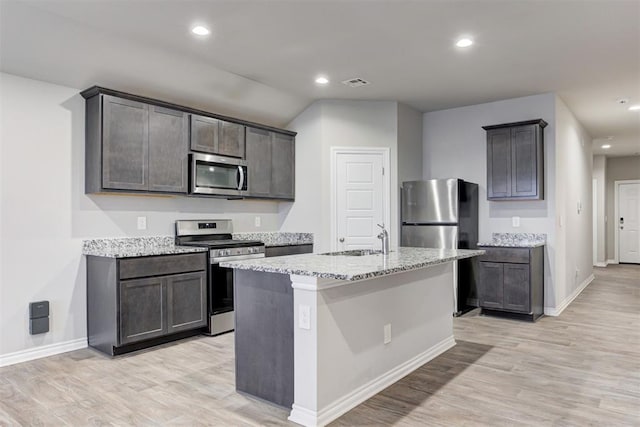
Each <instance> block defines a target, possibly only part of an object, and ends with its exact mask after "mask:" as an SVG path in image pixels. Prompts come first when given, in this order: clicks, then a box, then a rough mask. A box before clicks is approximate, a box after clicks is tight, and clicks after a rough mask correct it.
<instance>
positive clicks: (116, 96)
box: [81, 86, 296, 200]
mask: <svg viewBox="0 0 640 427" xmlns="http://www.w3.org/2000/svg"><path fill="white" fill-rule="evenodd" d="M81 95H82V96H83V97H84V98H85V99H86V105H85V108H86V115H85V120H86V121H85V125H86V126H85V129H86V138H85V192H86V193H103V192H127V193H165V194H187V193H188V192H189V158H188V156H189V150H191V151H198V152H204V153H210V154H216V155H221V156H228V157H236V158H240V159H246V161H247V163H248V165H249V167H248V174H249V177H248V178H249V180H248V184H249V191H247V194H243V197H252V198H265V199H281V200H293V198H294V170H295V164H294V162H295V159H294V154H295V151H294V144H295V135H296V133H295V132H291V131H287V130H283V129H277V128H273V127H270V126H265V125H261V124H258V123H252V122H248V121H244V120H241V119H236V118H233V117H226V116H221V115H217V114H214V113H209V112H207V111H202V110H196V109H193V108H189V107H184V106H180V105H176V104H171V103H168V102H164V101H160V100H157V99H151V98H146V97H142V96H138V95H132V94H129V93H125V92H120V91H115V90H112V89H106V88H102V87H98V86H93V87H91V88H89V89H87V90H85V91H83V92H82V93H81ZM194 196H197V195H194ZM213 196H219V197H224V195H215V194H214V195H213Z"/></svg>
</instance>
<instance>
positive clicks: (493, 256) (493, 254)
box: [479, 246, 529, 264]
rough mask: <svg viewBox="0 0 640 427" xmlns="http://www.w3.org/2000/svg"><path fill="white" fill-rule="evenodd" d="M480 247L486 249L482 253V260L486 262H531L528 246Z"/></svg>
mask: <svg viewBox="0 0 640 427" xmlns="http://www.w3.org/2000/svg"><path fill="white" fill-rule="evenodd" d="M479 249H483V250H484V251H486V253H485V254H484V255H481V256H480V257H479V258H480V261H486V262H511V263H515V264H528V263H529V249H528V248H496V247H487V246H482V247H480V248H479Z"/></svg>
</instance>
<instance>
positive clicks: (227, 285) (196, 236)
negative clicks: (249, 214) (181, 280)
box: [176, 219, 264, 335]
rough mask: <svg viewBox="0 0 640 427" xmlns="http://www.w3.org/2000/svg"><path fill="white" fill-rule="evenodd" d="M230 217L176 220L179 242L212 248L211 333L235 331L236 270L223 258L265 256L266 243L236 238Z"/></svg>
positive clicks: (210, 282) (177, 242)
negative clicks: (225, 265) (234, 297)
mask: <svg viewBox="0 0 640 427" xmlns="http://www.w3.org/2000/svg"><path fill="white" fill-rule="evenodd" d="M232 233H233V226H232V224H231V220H230V219H211V220H180V221H176V245H181V246H201V247H206V248H209V260H210V263H211V267H210V269H209V286H208V297H207V299H208V303H207V307H208V311H209V327H208V333H209V335H218V334H221V333H224V332H229V331H233V329H234V322H235V320H234V316H233V269H231V268H223V267H220V261H222V260H224V261H233V260H241V259H252V258H264V243H262V242H259V241H251V240H233V236H232Z"/></svg>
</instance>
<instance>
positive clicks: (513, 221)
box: [511, 216, 520, 227]
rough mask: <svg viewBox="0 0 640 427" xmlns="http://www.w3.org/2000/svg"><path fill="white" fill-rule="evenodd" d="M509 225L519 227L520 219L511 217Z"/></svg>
mask: <svg viewBox="0 0 640 427" xmlns="http://www.w3.org/2000/svg"><path fill="white" fill-rule="evenodd" d="M511 225H512V226H514V227H520V217H519V216H514V217H511Z"/></svg>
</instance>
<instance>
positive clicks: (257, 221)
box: [253, 216, 262, 227]
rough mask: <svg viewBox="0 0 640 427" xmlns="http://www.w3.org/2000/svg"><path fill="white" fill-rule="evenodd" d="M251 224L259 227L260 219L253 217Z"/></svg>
mask: <svg viewBox="0 0 640 427" xmlns="http://www.w3.org/2000/svg"><path fill="white" fill-rule="evenodd" d="M253 223H254V225H255V226H256V227H260V226H261V225H262V218H260V217H259V216H257V217H255V218H254V219H253Z"/></svg>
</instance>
